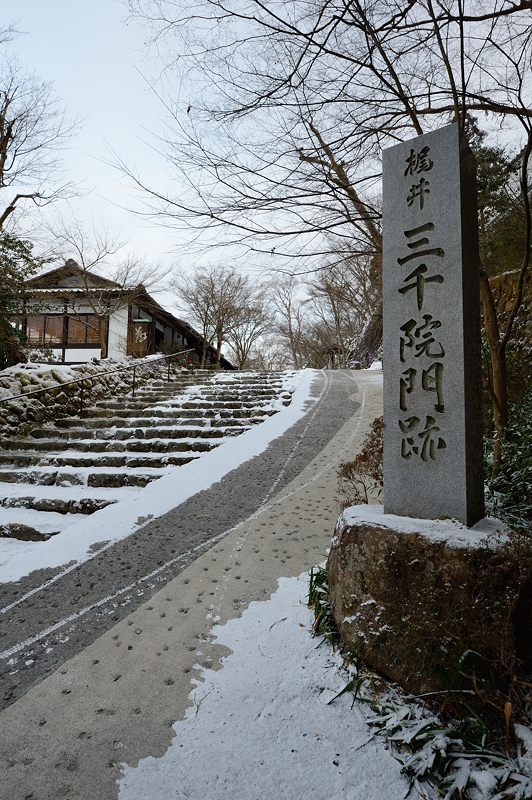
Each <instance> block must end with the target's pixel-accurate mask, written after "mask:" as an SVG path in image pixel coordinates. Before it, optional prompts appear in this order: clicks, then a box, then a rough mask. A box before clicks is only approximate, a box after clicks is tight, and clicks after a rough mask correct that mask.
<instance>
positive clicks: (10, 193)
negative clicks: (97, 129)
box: [0, 34, 76, 229]
mask: <svg viewBox="0 0 532 800" xmlns="http://www.w3.org/2000/svg"><path fill="white" fill-rule="evenodd" d="M0 35H1V34H0ZM75 127H76V124H75V123H72V122H68V121H67V120H66V118H65V115H64V113H63V111H62V109H61V106H60V104H59V101H58V100H57V97H56V96H55V94H54V91H53V87H52V85H51V84H50V83H47V82H45V81H41V80H39V79H38V78H36V77H35V76H33V75H28V74H26V73H25V71H24V69H23V68H22V66H21V65H20V64H19V63H18V62H16V61H15V60H10V59H8V58H6V57H4V58H2V59H0V198H2V199H1V200H0V229H1V228H3V227H4V225H5V224H6V222H7V221H8V220H9V219H10V218H11V217H12V215H13V214H14V212H15V210H16V209H17V208H19V206H20V204H21V203H22V202H25V201H30V202H31V203H33V204H34V205H36V206H43V205H47V204H48V203H51V202H53V201H54V200H57V199H59V198H62V197H66V196H70V195H71V194H72V191H73V187H72V184H71V183H69V182H68V181H65V180H64V178H63V175H62V172H61V163H60V162H61V150H62V149H64V147H65V146H66V143H67V141H68V139H69V137H70V136H71V134H72V132H73V130H74V129H75Z"/></svg>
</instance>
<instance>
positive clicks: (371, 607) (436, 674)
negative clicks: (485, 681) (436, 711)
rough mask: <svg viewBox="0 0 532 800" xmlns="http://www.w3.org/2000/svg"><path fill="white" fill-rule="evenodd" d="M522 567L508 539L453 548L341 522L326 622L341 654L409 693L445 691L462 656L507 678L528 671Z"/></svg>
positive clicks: (531, 623) (531, 604)
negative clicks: (522, 668) (331, 622)
mask: <svg viewBox="0 0 532 800" xmlns="http://www.w3.org/2000/svg"><path fill="white" fill-rule="evenodd" d="M530 561H531V558H530V554H528V558H527V557H526V556H525V557H524V556H523V552H522V551H520V550H519V548H517V549H515V550H514V549H513V548H512V540H511V539H510V540H509V541H508V540H505V542H504V543H501V544H497V545H493V542H491V543H490V542H489V541H487V542H486V544H484V545H479V544H478V543H477V544H475V545H474V546H463V547H457V546H456V544H454V545H450V544H449V543H447V542H445V541H433V540H431V539H430V538H427V537H425V536H423V535H422V534H420V533H419V532H417V533H405V532H398V531H394V530H393V529H390V528H383V527H380V526H377V525H372V524H368V523H364V522H361V523H358V524H354V525H352V524H346V523H345V522H340V523H339V528H338V530H337V532H336V535H335V538H334V540H333V545H332V547H331V552H330V554H329V559H328V564H327V570H328V575H329V592H330V599H331V605H332V611H333V616H334V619H335V621H336V624H337V626H338V630H339V632H340V636H341V638H342V640H343V642H344V643H345V645H346V646H347V647H348V649H350V650H351V651H353V652H354V653H356V654H357V655H358V656H359V657H360V658H361V659H362V660H363V661H364V662H365V663H366V664H367V665H368V666H369V667H371V668H372V669H374V670H376V671H377V672H380V673H382V674H383V675H385V676H386V677H388V678H390V679H392V680H394V681H396V682H397V683H399V684H400V685H402V686H403V687H405V688H406V689H407V690H408V691H410V692H412V693H414V694H421V693H423V692H438V691H445V690H447V689H448V688H449V676H450V674H451V673H452V672H453V670H455V668H456V666H457V664H458V663H459V660H460V658H461V657H462V656H463V654H464V653H466V652H467V651H472V653H474V654H476V655H472V654H471V657H470V659H469V661H468V664H471V665H472V667H471V669H473V670H475V672H476V673H477V674H479V675H480V674H487V673H491V674H492V675H493V674H499V675H502V676H507V675H508V674H510V673H511V672H512V670H513V669H514V668H515V666H516V665H517V664H518V663H523V662H524V663H525V665H528V667H530V666H532V641H531V639H532V635H531V631H532V579H531V575H532V572H531V563H530ZM466 673H468V669H466V670H464V675H462V676H458V679H457V683H456V684H454V685H455V687H456V688H457V687H458V686H460V685H461V686H463V687H464V686H467V685H469V683H468V682H469V678H467V675H466ZM469 674H471V672H470V671H469Z"/></svg>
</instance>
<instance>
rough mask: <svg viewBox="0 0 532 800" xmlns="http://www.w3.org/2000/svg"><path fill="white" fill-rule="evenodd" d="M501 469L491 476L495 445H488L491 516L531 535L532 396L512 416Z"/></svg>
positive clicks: (488, 499) (488, 496) (516, 408)
mask: <svg viewBox="0 0 532 800" xmlns="http://www.w3.org/2000/svg"><path fill="white" fill-rule="evenodd" d="M510 420H511V421H510V423H509V425H508V427H507V429H506V437H505V440H504V443H503V455H502V466H501V467H500V469H499V471H498V472H497V475H495V476H494V475H492V472H491V449H492V442H491V440H488V441H487V442H486V475H487V481H486V488H487V502H488V507H489V511H490V514H492V515H493V516H497V517H499V518H501V519H503V520H505V521H506V522H508V523H509V524H511V525H514V526H517V527H524V528H529V529H530V530H531V531H532V392H530V393H529V394H528V395H527V396H526V397H525V399H524V400H523V401H522V403H520V404H519V405H518V406H517V407H515V408H514V409H513V411H512V413H511V415H510Z"/></svg>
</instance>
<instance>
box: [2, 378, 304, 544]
mask: <svg viewBox="0 0 532 800" xmlns="http://www.w3.org/2000/svg"><path fill="white" fill-rule="evenodd" d="M286 374H287V373H272V372H267V373H245V372H243V373H234V372H232V373H216V374H214V375H213V373H212V372H208V371H200V370H198V371H196V372H194V373H191V374H183V375H179V376H178V377H177V378H176V379H174V380H173V381H170V382H169V383H167V382H163V381H162V380H155V379H154V380H152V381H151V382H149V383H148V384H146V385H144V386H143V387H142V388H139V389H137V391H136V392H135V396H134V397H133V396H131V395H126V396H124V397H119V398H115V399H112V398H111V399H108V400H105V401H100V402H98V403H96V404H95V405H93V406H91V407H89V408H87V409H86V411H85V412H84V414H83V417H82V418H80V417H79V416H73V417H67V418H63V419H59V420H57V421H56V422H55V423H51V424H46V425H43V426H41V427H39V428H36V429H35V430H33V431H32V432H31V434H30V435H28V436H23V437H22V436H13V437H11V438H4V439H3V440H2V442H1V447H0V536H8V537H12V538H19V539H26V540H34V541H44V540H46V539H48V538H49V537H50V536H53V535H54V534H57V533H59V532H60V531H62V530H64V529H65V528H66V527H68V526H69V525H71V524H72V523H73V522H75V521H76V519H79V515H80V514H94V513H97V512H98V511H99V510H100V509H102V508H105V507H106V506H108V505H109V504H111V503H117V502H120V501H122V500H126V499H127V498H128V497H130V496H131V495H132V493H135V492H138V491H139V490H141V489H142V488H143V487H144V486H146V485H147V484H148V483H150V482H151V481H153V480H156V479H157V478H159V477H161V476H162V475H166V474H167V473H168V472H169V471H170V470H172V469H175V468H176V467H179V466H181V465H183V464H187V463H188V462H189V461H192V460H193V459H198V458H201V456H202V455H203V454H204V453H207V452H209V451H210V450H212V449H213V448H214V447H217V446H218V445H220V444H222V443H224V442H226V441H227V440H228V439H229V438H230V437H233V436H237V435H238V434H240V433H242V432H243V431H246V430H248V429H249V428H250V427H252V426H253V425H257V424H259V423H260V422H262V421H264V420H265V419H266V418H267V417H268V416H271V415H272V414H274V413H276V411H277V410H279V408H281V407H282V406H283V405H288V404H289V403H290V400H291V393H290V391H288V390H286V389H285V388H284V381H283V379H284V378H285V377H286Z"/></svg>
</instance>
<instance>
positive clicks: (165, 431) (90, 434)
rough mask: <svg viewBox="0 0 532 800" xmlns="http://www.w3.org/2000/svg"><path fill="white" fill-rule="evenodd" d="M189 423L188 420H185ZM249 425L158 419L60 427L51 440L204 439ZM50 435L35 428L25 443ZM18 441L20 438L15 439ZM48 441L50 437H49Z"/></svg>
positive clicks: (48, 432)
mask: <svg viewBox="0 0 532 800" xmlns="http://www.w3.org/2000/svg"><path fill="white" fill-rule="evenodd" d="M186 422H187V423H188V422H189V420H186ZM248 427H250V425H243V424H242V421H241V420H233V421H231V420H228V421H226V420H214V421H213V424H212V425H207V423H206V421H203V420H201V424H200V425H188V424H184V423H183V424H181V425H179V427H171V426H167V425H163V424H162V422H161V420H158V421H157V422H154V423H153V424H152V425H149V426H144V425H143V426H140V425H135V426H131V427H129V426H125V425H122V426H116V425H113V427H112V428H109V427H108V426H107V427H106V428H102V427H98V428H94V427H91V428H63V429H58V430H56V431H54V441H57V442H60V441H64V442H66V441H68V440H78V441H81V440H84V439H88V440H91V441H96V440H101V441H109V440H113V441H120V440H125V439H131V438H133V437H134V438H136V439H186V438H204V439H209V438H212V439H216V438H219V437H220V436H224V435H230V431H231V430H232V429H233V428H236V429H237V431H238V432H240V431H241V430H243V429H247V428H248ZM48 436H50V431H49V430H40V431H34V432H33V433H32V434H31V438H28V439H26V441H27V442H32V441H33V442H34V443H35V441H39V440H44V439H45V437H48ZM18 441H20V440H18ZM48 441H49V440H48Z"/></svg>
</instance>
